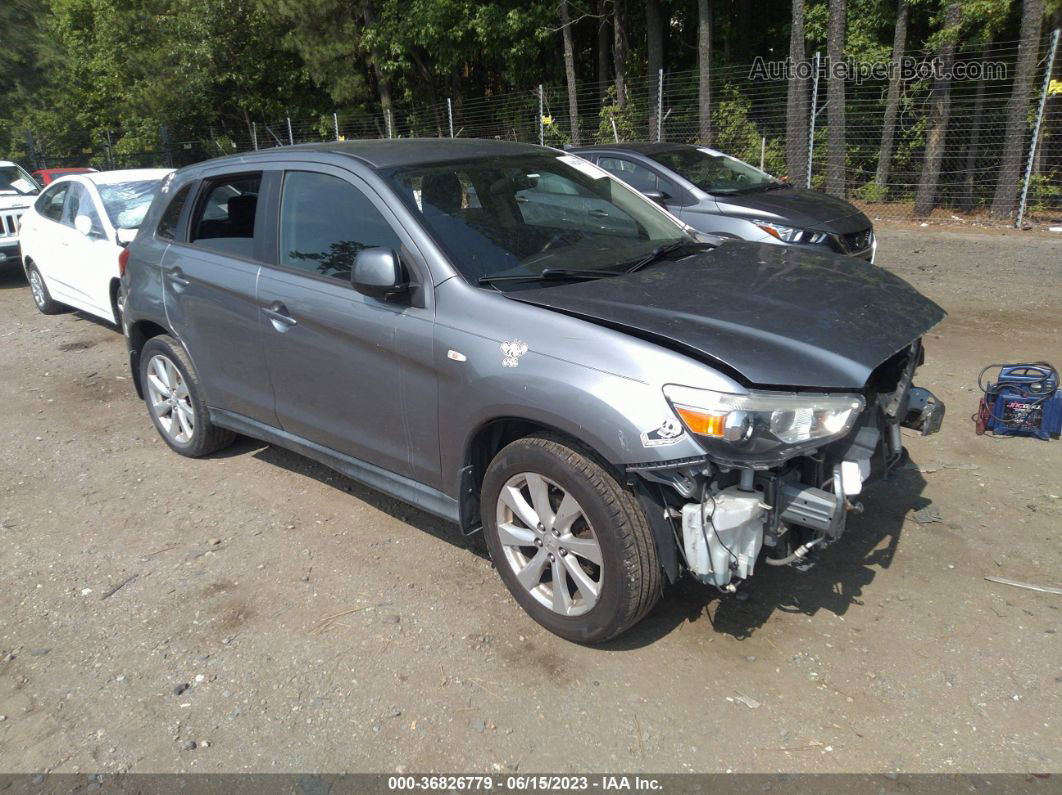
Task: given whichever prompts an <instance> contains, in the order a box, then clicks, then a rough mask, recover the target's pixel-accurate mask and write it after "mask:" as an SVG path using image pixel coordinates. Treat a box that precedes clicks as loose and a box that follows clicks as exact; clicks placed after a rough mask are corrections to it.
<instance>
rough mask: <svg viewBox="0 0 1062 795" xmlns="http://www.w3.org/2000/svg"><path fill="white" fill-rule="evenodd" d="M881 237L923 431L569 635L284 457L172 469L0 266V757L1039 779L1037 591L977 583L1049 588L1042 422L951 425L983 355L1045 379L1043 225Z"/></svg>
mask: <svg viewBox="0 0 1062 795" xmlns="http://www.w3.org/2000/svg"><path fill="white" fill-rule="evenodd" d="M880 239H881V249H880V262H881V263H882V264H883V265H884V266H886V267H889V268H890V269H892V270H894V271H896V272H897V273H898V274H900V275H901V276H903V277H905V278H907V279H909V280H910V281H911V282H912V283H913V284H915V285H916V286H917V287H919V288H920V289H922V290H923V291H924V292H926V293H927V294H928V295H929V296H931V297H932V298H934V299H935V300H937V301H938V302H939V303H941V304H942V305H943V306H944V307H945V308H947V309H948V310H949V311H950V313H951V316H950V318H949V319H948V320H947V321H946V322H945V323H944V324H943V325H942V326H940V327H939V328H938V329H937V330H936V331H935V332H934V333H933V334H932V335H931V336H930V337H929V338H928V339H927V348H928V362H927V364H926V366H925V367H924V368H923V370H922V371H921V373H920V377H919V378H918V381H919V383H921V384H924V385H926V386H929V387H930V388H932V389H933V390H934V391H936V392H937V394H939V395H940V396H941V397H942V398H943V399H944V400H945V401H946V402H947V404H948V407H949V414H948V418H947V420H946V422H945V428H944V430H943V432H942V433H941V434H939V435H937V436H934V437H928V438H921V437H916V436H911V437H909V438H908V439H907V444H908V447H909V449H910V452H911V455H912V459H913V462H914V464H915V465H916V466H914V467H912V468H909V469H906V470H904V471H903V472H902V473H901V474H900V475H899V476H898V477H897V478H895V479H894V480H892V481H890V482H887V483H883V484H879V485H877V486H875V487H873V488H872V489H871V490H870V491H869V492H868V493H867V494H866V495H865V499H864V502H865V505H866V513H865V515H864V516H862V517H857V518H856V519H854V521H853V522H852V524H851V525H850V529H849V532H848V533H847V534H846V535H845V537H844V538H843V539H842V540H841V542H839V543H838V544H836V545H834V546H833V547H832V548H831V549H830V550H829V551H828V553H827V554H825V555H824V558H823V560H822V562H821V564H820V565H819V566H817V567H816V568H815V569H813V570H812V571H810V572H808V573H806V574H801V573H799V572H796V571H791V570H788V569H787V570H783V571H775V570H767V571H761V572H759V573H758V574H757V575H756V576H755V577H754V578H753V579H752V580H751V581H750V582H749V583H748V584H747V585H746V586H745V587H743V588H742V591H741V593H740V595H739V596H738V597H736V598H735V597H725V598H721V597H720V596H718V595H715V594H713V593H710V592H708V591H706V590H702V589H698V588H693V587H684V588H672V589H670V590H669V592H668V593H667V594H666V596H665V599H664V600H663V602H662V603H661V604H660V605H659V606H658V607H657V609H656V610H655V611H654V612H653V613H652V614H651V615H650V616H649V618H648V619H647V620H646V621H644V623H642V624H641V625H639V626H638V627H637V628H636V629H635V630H633V631H631V632H630V633H628V634H627V635H625V636H623V637H622V638H620V639H618V640H617V641H615V642H613V643H611V644H609V645H607V646H604V647H599V648H585V647H580V646H576V645H573V644H570V643H567V642H565V641H563V640H560V639H559V638H556V637H554V636H552V635H550V634H548V633H547V632H545V631H544V630H542V629H540V628H539V627H538V626H537V625H536V624H534V623H533V622H532V621H531V620H530V619H529V618H527V617H526V616H525V615H524V614H523V613H522V612H521V611H520V610H519V608H518V607H517V606H516V604H515V603H514V602H513V600H512V599H510V597H509V595H508V594H507V592H506V591H505V589H504V588H503V586H502V584H501V582H500V580H499V579H498V577H497V576H496V575H495V572H494V571H493V570H492V568H491V564H490V562H489V561H488V560H487V559H486V558H485V556H484V555H483V553H482V552H481V551H479V549H478V547H477V546H476V545H475V544H472V545H470V544H469V543H468V542H466V540H464V539H463V538H462V537H461V536H460V534H459V532H458V531H457V529H456V528H453V527H450V526H447V525H445V524H443V523H441V522H439V521H437V520H435V519H434V518H432V517H430V516H427V515H425V514H422V513H419V512H417V511H415V510H412V509H410V508H407V507H405V506H403V505H400V504H397V503H395V502H393V501H390V500H388V499H385V498H383V497H381V496H380V495H378V494H376V493H374V492H371V491H369V490H367V489H364V488H362V487H360V486H358V485H357V484H355V483H353V482H351V481H349V480H347V479H345V478H343V477H341V476H339V475H337V474H334V473H332V472H331V471H329V470H327V469H325V468H323V467H321V466H318V465H316V464H313V463H311V462H309V461H307V460H305V459H303V458H300V457H299V456H297V455H294V454H292V453H288V452H285V451H283V450H279V449H276V448H273V447H270V446H267V445H263V444H260V443H257V442H253V441H249V440H244V441H241V442H238V443H237V444H236V445H235V446H234V447H233V448H231V449H230V450H227V451H225V452H224V453H223V454H221V455H218V456H216V457H214V458H211V459H208V460H201V461H192V460H187V459H183V458H181V457H179V456H177V455H174V454H173V453H171V452H170V451H169V450H168V449H167V448H166V447H165V445H164V444H163V443H162V442H161V441H160V440H159V438H158V437H157V435H156V433H155V431H154V429H153V427H152V426H151V424H150V422H149V420H148V417H147V414H146V411H145V409H144V407H143V405H142V404H141V403H140V402H139V401H138V400H137V398H136V396H135V395H134V393H133V389H132V384H131V382H130V380H129V378H128V372H127V368H126V364H125V348H124V342H123V340H122V337H121V336H120V334H118V333H117V332H115V331H114V330H113V329H112V328H110V327H108V326H106V325H103V324H100V323H97V322H95V321H92V320H90V319H88V318H87V317H86V316H84V315H81V314H78V313H69V314H66V315H62V316H58V317H45V316H42V315H40V314H38V313H37V312H36V310H35V309H34V307H33V304H32V301H31V299H30V295H29V289H28V288H27V287H26V284H25V281H24V279H23V277H22V276H21V274H20V273H18V272H15V271H13V269H12V268H11V267H10V265H7V266H4V267H5V269H4V272H3V274H2V275H0V318H2V320H0V404H2V405H3V409H4V410H3V413H2V415H0V417H2V419H0V423H2V424H0V436H2V438H3V456H2V457H0V525H2V528H0V533H2V536H0V540H2V544H0V573H2V582H3V587H2V588H0V715H2V716H3V719H2V720H0V770H5V771H9V772H13V771H19V772H29V771H53V770H54V771H66V772H71V771H81V772H90V771H91V772H103V773H110V772H118V771H136V772H150V771H294V770H315V771H329V772H344V771H351V772H354V771H418V772H422V771H428V770H443V771H460V772H474V771H483V772H498V771H514V770H519V771H520V772H534V771H553V772H565V771H573V772H574V771H606V770H617V769H619V770H627V771H635V770H645V771H655V772H663V771H676V772H683V771H727V770H734V771H821V772H835V771H861V772H871V771H880V772H886V771H894V770H903V771H943V772H950V771H995V772H1000V771H1015V772H1019V771H1059V770H1062V703H1060V698H1059V694H1060V691H1062V642H1060V636H1059V634H1058V632H1059V629H1060V623H1062V622H1060V619H1062V597H1060V596H1057V595H1053V594H1046V593H1036V592H1032V591H1026V590H1019V589H1016V588H1013V587H1008V586H1004V585H998V584H994V583H991V582H987V581H986V580H985V579H984V577H985V576H986V575H995V576H1001V577H1009V578H1013V579H1017V580H1022V581H1026V582H1033V583H1040V584H1044V585H1055V586H1058V585H1062V573H1060V572H1062V545H1060V532H1059V531H1060V530H1062V474H1060V473H1062V441H1053V442H1040V441H1036V440H1030V439H993V438H988V437H977V436H975V435H974V433H973V427H972V424H971V423H970V421H969V419H968V418H969V415H970V414H971V413H972V412H973V410H974V407H975V404H976V400H977V393H976V386H975V381H976V376H977V373H978V371H979V370H980V368H981V367H982V366H983V365H984V364H987V363H990V362H1008V361H1020V360H1023V359H1039V358H1046V359H1048V360H1053V361H1054V362H1055V363H1056V364H1059V365H1062V314H1060V311H1059V308H1060V307H1062V271H1060V266H1062V240H1060V239H1058V238H1051V237H1046V236H1039V235H1037V236H1033V235H1028V236H1023V235H1022V234H1021V233H1017V232H1014V233H1010V234H1003V235H1001V234H996V233H994V234H980V233H968V232H963V233H949V232H942V231H939V230H936V229H928V230H927V229H919V228H917V227H895V228H890V227H886V228H884V229H882V230H881V234H880ZM886 322H887V321H886ZM930 502H931V503H932V504H933V505H935V506H937V508H939V512H940V518H941V521H936V522H932V523H929V524H920V523H918V522H916V521H914V520H913V518H912V515H911V514H912V512H913V510H916V509H918V508H920V507H924V506H925V505H927V504H928V503H930ZM193 743H195V747H193Z"/></svg>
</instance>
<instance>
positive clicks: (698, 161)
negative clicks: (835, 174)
mask: <svg viewBox="0 0 1062 795" xmlns="http://www.w3.org/2000/svg"><path fill="white" fill-rule="evenodd" d="M650 157H652V158H653V160H655V161H656V162H657V163H660V164H661V165H663V166H667V167H668V168H670V169H671V170H672V171H674V172H675V173H676V174H678V175H679V176H681V177H684V178H685V179H687V180H689V181H690V182H692V183H693V184H694V185H696V186H697V187H698V188H700V189H701V190H703V191H705V192H707V193H717V194H735V193H758V192H760V191H765V190H772V189H773V188H781V187H783V186H784V185H785V183H784V182H782V181H781V180H777V179H775V178H774V177H772V176H771V175H770V174H767V173H765V172H763V171H760V170H759V169H758V168H756V167H755V166H750V165H749V164H748V163H743V162H742V161H740V160H738V159H737V158H734V157H730V155H723V154H719V153H713V152H711V151H710V150H705V149H674V150H672V151H670V152H660V153H659V154H655V155H650Z"/></svg>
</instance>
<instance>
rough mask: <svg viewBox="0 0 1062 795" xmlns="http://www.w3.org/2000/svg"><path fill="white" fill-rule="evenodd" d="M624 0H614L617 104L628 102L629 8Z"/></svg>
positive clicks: (614, 56)
mask: <svg viewBox="0 0 1062 795" xmlns="http://www.w3.org/2000/svg"><path fill="white" fill-rule="evenodd" d="M623 4H624V0H612V64H613V66H614V68H615V70H616V104H617V105H619V107H620V109H622V108H624V107H625V106H626V104H627V10H626V9H625V8H624V6H623Z"/></svg>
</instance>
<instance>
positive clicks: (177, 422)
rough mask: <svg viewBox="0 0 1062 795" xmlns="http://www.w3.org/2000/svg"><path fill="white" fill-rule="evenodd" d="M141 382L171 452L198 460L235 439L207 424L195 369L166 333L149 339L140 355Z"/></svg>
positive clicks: (204, 405)
mask: <svg viewBox="0 0 1062 795" xmlns="http://www.w3.org/2000/svg"><path fill="white" fill-rule="evenodd" d="M140 383H141V384H142V385H143V389H144V402H145V403H146V404H147V408H148V414H149V415H150V416H151V421H152V422H153V423H154V424H155V429H156V430H157V431H158V432H159V435H160V436H161V437H162V440H163V441H164V442H166V444H168V445H169V446H170V449H172V450H173V451H174V452H176V453H180V454H181V455H183V456H188V457H189V458H200V457H202V456H205V455H210V454H211V453H213V452H216V451H218V450H220V449H222V448H223V447H228V446H229V445H230V444H232V440H233V439H235V438H236V434H234V433H233V432H232V431H229V430H226V429H225V428H219V427H218V426H216V425H214V424H213V423H212V422H211V421H210V413H209V411H208V410H207V407H206V403H204V402H203V390H202V388H201V387H200V385H199V375H198V373H196V370H195V366H194V365H193V364H192V360H191V359H190V358H188V354H187V353H186V352H185V350H184V348H183V347H182V346H181V344H180V343H179V342H177V340H175V339H174V338H173V337H171V336H169V335H168V334H160V335H159V336H157V337H152V338H151V339H149V340H148V341H147V343H146V344H145V345H144V348H143V350H142V351H141V352H140Z"/></svg>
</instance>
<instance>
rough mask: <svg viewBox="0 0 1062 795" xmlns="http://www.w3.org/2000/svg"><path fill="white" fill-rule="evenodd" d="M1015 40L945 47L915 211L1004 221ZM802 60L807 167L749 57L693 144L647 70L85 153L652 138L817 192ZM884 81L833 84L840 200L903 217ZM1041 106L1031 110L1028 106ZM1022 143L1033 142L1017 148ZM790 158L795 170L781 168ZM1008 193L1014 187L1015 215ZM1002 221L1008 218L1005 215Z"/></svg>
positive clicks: (95, 160)
mask: <svg viewBox="0 0 1062 795" xmlns="http://www.w3.org/2000/svg"><path fill="white" fill-rule="evenodd" d="M1052 35H1053V39H1052V37H1048V38H1047V39H1046V40H1044V41H1038V42H1034V43H1032V44H1033V45H1034V46H1036V47H1037V48H1038V53H1039V62H1038V65H1037V78H1036V79H1035V80H1034V84H1035V86H1036V91H1035V92H1034V93H1031V94H1030V96H1029V97H1028V98H1027V107H1028V124H1027V125H1026V127H1027V129H1026V132H1025V136H1024V139H1023V151H1022V163H1023V166H1025V165H1026V163H1027V165H1028V168H1025V169H1023V170H1024V173H1023V175H1022V186H1021V187H1022V189H1023V191H1025V192H1027V204H1026V207H1025V218H1027V219H1029V220H1032V221H1034V222H1052V221H1054V222H1057V221H1062V74H1060V67H1059V65H1058V58H1057V57H1054V58H1052V52H1053V51H1052V48H1051V42H1052V40H1054V41H1056V42H1057V35H1058V34H1057V32H1055V33H1054V34H1052ZM1021 45H1022V42H1018V41H1011V42H995V43H992V44H990V45H985V44H968V45H963V46H960V47H957V48H956V54H955V63H956V64H957V65H961V68H962V71H963V72H964V73H965V74H973V75H976V76H977V78H978V79H963V80H951V81H950V82H949V83H948V91H949V94H950V97H949V98H950V113H949V115H948V118H947V128H946V133H945V135H944V138H943V145H942V146H941V147H940V160H939V168H938V170H937V173H936V174H935V183H936V190H935V196H934V197H933V202H932V210H931V211H930V212H928V213H925V212H923V213H922V214H921V215H920V216H919V218H920V219H921V220H925V221H932V222H938V221H939V222H956V221H959V222H966V223H985V224H988V223H996V224H998V223H1007V222H1008V221H1007V220H1000V219H991V218H990V217H989V213H988V209H989V207H990V205H991V203H992V200H993V195H994V193H995V190H996V185H997V183H998V181H999V179H1000V176H1001V169H1002V162H1003V157H1002V155H1003V150H1002V147H1003V145H1004V141H1005V133H1006V127H1007V121H1008V114H1009V104H1010V100H1011V94H1012V87H1013V81H1014V68H1015V64H1016V61H1017V55H1018V51H1019V47H1020V46H1021ZM908 57H909V58H910V59H912V61H913V62H926V61H927V59H929V58H931V57H932V53H926V52H920V53H909V54H908ZM1049 59H1051V63H1050V64H1049V63H1048V60H1049ZM808 63H809V64H811V63H814V64H817V66H818V69H819V74H820V79H819V80H818V83H817V91H816V93H815V95H814V96H812V95H811V94H812V90H813V88H812V87H813V86H814V85H815V81H814V80H811V79H808V80H802V81H801V83H800V86H801V87H802V90H803V92H804V105H803V107H805V108H806V111H807V116H808V117H807V119H806V120H805V124H803V125H802V126H803V130H802V131H801V135H802V136H806V137H810V146H807V144H806V143H805V146H807V151H806V154H807V155H810V161H811V162H810V168H808V167H807V166H806V163H804V162H800V163H796V164H790V163H788V162H787V149H786V143H787V135H788V131H789V128H790V126H791V125H790V124H789V122H790V119H789V116H788V112H787V96H788V92H789V89H790V81H789V80H786V79H775V80H771V79H767V80H757V79H752V77H751V76H752V68H753V65H749V64H740V65H726V66H716V67H713V68H712V70H711V71H710V77H709V85H710V93H711V106H710V109H709V110H710V114H709V116H710V119H709V120H710V128H711V134H710V137H709V138H708V139H707V140H705V139H704V138H703V137H702V134H701V133H702V119H701V112H700V111H701V108H700V105H699V102H700V77H699V73H698V72H697V70H690V71H683V72H672V73H668V74H660V75H657V76H656V78H655V80H656V81H658V82H657V83H656V84H655V85H654V79H653V76H651V75H644V74H643V75H641V76H640V77H635V76H634V75H631V74H628V75H627V81H626V96H625V97H624V98H623V101H622V102H620V99H619V98H618V97H617V95H616V90H615V87H614V86H613V84H612V83H611V82H606V83H592V82H591V83H587V82H584V83H580V84H579V85H578V86H577V89H576V91H575V93H574V97H569V94H568V91H567V89H566V87H564V86H561V85H547V84H543V85H540V86H535V87H533V88H530V89H527V90H521V91H512V92H508V93H501V94H494V95H490V96H483V97H462V98H448V99H445V100H443V101H440V102H437V103H434V104H428V105H419V106H408V107H406V106H395V107H392V108H390V109H384V110H383V111H381V112H380V113H374V114H368V113H348V112H343V111H330V112H326V113H321V114H319V115H316V116H314V117H312V118H282V119H276V118H274V119H265V120H253V121H251V122H250V123H249V124H248V125H247V128H246V129H242V130H241V129H236V130H226V131H220V130H215V129H213V128H212V129H210V130H208V131H207V132H206V134H204V133H202V132H201V131H200V132H197V131H194V130H184V131H172V130H164V131H162V133H161V135H160V145H159V148H158V149H157V150H156V151H151V152H136V153H123V152H119V151H118V150H117V148H116V147H113V146H110V145H105V146H100V147H99V148H98V149H97V150H96V151H94V152H93V153H92V155H90V159H91V160H92V164H93V165H95V166H97V167H104V168H115V167H129V166H145V165H164V164H165V165H174V166H180V165H186V164H189V163H192V162H196V161H199V160H203V159H208V158H211V157H217V156H219V155H225V154H233V153H238V152H247V151H252V150H254V149H261V148H267V147H274V146H288V145H292V144H305V143H313V142H321V141H329V140H337V139H339V140H352V139H362V138H407V137H447V136H450V135H453V136H455V137H463V138H492V139H500V140H511V141H523V142H531V143H543V144H546V145H548V146H555V147H563V146H567V145H570V144H575V143H580V144H588V143H611V142H615V141H621V142H623V141H645V140H656V139H657V138H658V137H659V138H660V139H661V140H665V141H674V142H682V143H696V144H701V145H708V146H711V147H713V148H715V149H718V150H721V151H724V152H726V153H727V154H730V155H732V156H734V157H737V158H739V159H742V160H745V161H748V162H750V163H753V164H754V165H758V166H761V167H762V168H764V169H765V170H767V171H769V172H771V173H773V174H776V175H780V176H782V175H784V176H786V177H787V178H789V179H790V181H792V182H794V183H795V184H799V185H805V184H809V185H810V187H813V188H823V187H824V186H825V181H826V164H827V160H828V157H829V153H828V144H827V137H828V129H829V111H828V107H827V106H826V79H825V70H824V64H823V62H822V60H821V58H819V59H814V60H813V59H809V61H808ZM989 67H992V68H989ZM656 85H661V86H662V91H661V92H659V99H658V100H657V104H656V105H655V106H654V105H652V104H651V98H652V97H653V96H654V94H656V93H657V92H656V91H655V89H656ZM888 89H889V80H888V79H887V77H883V76H881V75H871V76H869V77H867V76H866V75H864V74H860V73H856V74H855V77H854V79H848V80H846V84H845V115H846V124H845V152H844V164H843V173H844V176H845V197H846V198H847V199H849V200H850V201H852V202H854V203H855V204H857V205H858V206H860V207H861V208H863V209H864V210H865V211H866V212H867V213H868V215H870V216H871V217H873V218H875V219H879V220H880V219H897V220H908V219H912V218H915V198H916V195H917V193H918V190H919V187H920V186H921V185H922V184H923V182H924V180H925V179H926V174H925V173H924V171H925V168H926V157H925V151H926V135H927V125H928V123H929V119H930V115H931V108H932V105H933V102H934V100H935V97H934V95H933V91H934V85H933V81H932V80H931V79H929V78H928V77H920V78H919V77H915V78H912V79H906V80H903V81H901V83H900V91H899V95H898V100H897V106H896V108H895V114H894V119H895V121H894V122H893V124H892V126H891V128H890V130H889V131H891V133H892V135H891V140H892V144H891V147H890V149H891V151H889V153H888V156H887V158H886V162H884V164H882V162H881V160H882V159H881V154H882V146H883V137H884V136H883V134H884V133H885V132H886V127H885V123H884V116H885V107H886V103H887V101H888V95H889V91H888ZM573 99H574V103H575V109H576V113H575V114H573V113H572V105H571V102H572V100H573ZM1041 102H1042V103H1043V105H1044V108H1043V113H1042V114H1038V113H1037V110H1038V107H1039V105H1040V103H1041ZM812 109H814V111H813V112H814V119H813V118H812ZM573 115H574V119H573ZM1037 119H1038V122H1037V123H1036V124H1035V126H1034V121H1036V120H1037ZM573 122H574V123H573ZM806 137H805V139H804V140H807V138H806ZM1033 145H1035V147H1036V148H1035V151H1032V150H1031V147H1032V146H1033ZM33 155H35V156H36V160H37V161H38V162H37V163H35V165H39V164H40V162H44V163H49V162H53V161H55V160H56V159H55V158H49V157H48V155H47V153H46V152H34V153H33ZM82 159H83V157H82ZM804 159H805V160H806V156H805V158H804ZM66 160H70V158H67V159H66ZM64 164H66V163H65V162H64ZM81 164H83V163H78V165H81ZM792 165H795V166H796V167H797V168H798V169H799V170H802V173H794V174H789V171H790V170H792V169H791V168H790V166H792ZM879 165H881V166H882V167H880V168H879ZM883 176H884V178H882V177H883ZM1015 190H1016V191H1017V190H1018V188H1017V187H1016V188H1015ZM1017 200H1018V197H1017V195H1016V196H1015V206H1016V214H1017V213H1021V208H1019V207H1018V205H1017ZM1014 220H1015V218H1014V217H1012V218H1011V219H1010V220H1009V222H1010V223H1013V221H1014Z"/></svg>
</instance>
